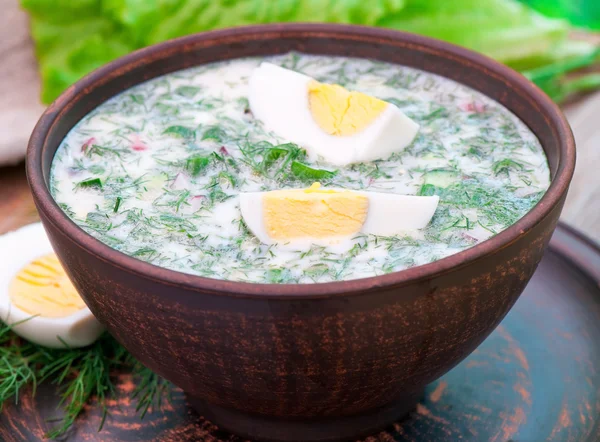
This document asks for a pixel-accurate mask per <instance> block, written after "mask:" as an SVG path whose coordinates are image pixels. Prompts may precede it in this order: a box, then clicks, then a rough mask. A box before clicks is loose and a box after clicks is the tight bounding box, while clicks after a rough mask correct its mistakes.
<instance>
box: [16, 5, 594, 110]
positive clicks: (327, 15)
mask: <svg viewBox="0 0 600 442" xmlns="http://www.w3.org/2000/svg"><path fill="white" fill-rule="evenodd" d="M21 4H22V6H23V7H24V8H25V9H26V10H28V11H29V13H30V15H31V31H32V36H33V39H34V41H35V44H36V54H37V57H38V60H39V62H40V70H41V76H42V83H43V87H42V101H43V102H44V103H49V102H51V101H52V100H53V99H55V98H56V97H57V96H58V95H59V94H60V93H61V92H62V91H63V90H64V89H66V88H67V87H68V86H69V85H71V84H72V83H73V82H75V81H76V80H78V79H79V78H81V77H82V76H83V75H85V74H86V73H88V72H90V71H91V70H93V69H95V68H97V67H99V66H101V65H103V64H105V63H107V62H109V61H111V60H113V59H115V58H117V57H119V56H121V55H124V54H126V53H128V52H131V51H133V50H135V49H138V48H141V47H144V46H147V45H151V44H154V43H157V42H160V41H164V40H167V39H171V38H175V37H179V36H183V35H188V34H191V33H195V32H201V31H206V30H211V29H218V28H225V27H230V26H239V25H248V24H255V23H274V22H330V23H352V24H359V25H367V26H381V27H388V28H393V29H400V30H405V31H409V32H415V33H418V34H423V35H428V36H431V37H434V38H439V39H442V40H446V41H449V42H452V43H455V44H459V45H462V46H465V47H468V48H470V49H474V50H476V51H479V52H482V53H484V54H486V55H489V56H491V57H494V58H496V59H498V60H500V61H502V62H505V63H507V64H509V65H511V66H513V67H515V68H519V69H531V68H539V67H540V66H543V65H545V64H549V63H557V62H562V61H564V60H565V59H568V58H570V57H574V56H583V55H585V54H589V53H591V52H592V51H593V49H594V48H593V47H592V46H591V45H589V44H588V45H587V46H585V45H579V46H578V47H577V50H576V51H574V50H573V48H574V46H570V45H568V44H566V43H565V42H567V41H568V32H569V25H568V24H567V22H565V21H564V20H559V19H550V18H546V17H544V16H542V15H540V14H539V13H537V12H534V11H533V10H531V9H530V8H528V7H527V6H524V5H523V4H521V3H519V2H517V1H516V0H455V1H448V0H369V1H365V0H78V1H73V0H21ZM567 49H568V50H567ZM557 54H558V55H557Z"/></svg>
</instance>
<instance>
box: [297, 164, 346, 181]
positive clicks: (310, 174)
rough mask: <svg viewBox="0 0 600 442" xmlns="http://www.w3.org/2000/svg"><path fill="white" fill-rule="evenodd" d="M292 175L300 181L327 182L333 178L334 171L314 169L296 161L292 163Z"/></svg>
mask: <svg viewBox="0 0 600 442" xmlns="http://www.w3.org/2000/svg"><path fill="white" fill-rule="evenodd" d="M291 171H292V174H293V175H294V176H295V177H296V178H297V179H299V180H302V181H327V180H330V179H331V178H333V177H334V176H335V174H336V172H335V171H330V170H325V169H315V168H312V167H310V166H307V165H306V164H303V163H300V162H298V161H292V167H291Z"/></svg>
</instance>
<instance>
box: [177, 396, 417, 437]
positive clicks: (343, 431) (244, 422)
mask: <svg viewBox="0 0 600 442" xmlns="http://www.w3.org/2000/svg"><path fill="white" fill-rule="evenodd" d="M422 397H423V391H419V392H418V393H411V394H406V395H403V396H402V397H401V398H399V399H397V400H395V401H393V402H391V403H390V404H388V405H385V406H383V407H380V408H377V409H375V410H369V411H367V412H365V413H362V414H357V415H351V416H335V417H330V418H318V419H310V420H285V419H277V418H270V417H268V416H263V415H253V414H246V413H241V412H239V411H236V410H232V409H227V408H223V407H220V406H217V405H212V404H208V403H206V402H205V401H203V400H202V399H199V398H197V397H193V396H190V395H187V400H188V402H189V403H190V404H191V405H192V406H193V407H194V409H196V411H197V412H198V413H199V414H201V415H202V416H204V417H205V418H206V419H208V420H210V421H211V422H212V423H214V424H215V425H217V426H218V427H219V428H221V429H223V430H227V431H229V432H231V433H234V434H237V435H239V436H242V437H245V438H249V439H253V440H260V441H268V442H332V441H348V440H356V438H358V437H362V436H368V435H369V434H373V433H376V432H377V431H378V430H381V429H383V428H385V427H386V426H388V425H391V424H392V423H394V422H396V421H398V419H399V418H401V417H403V416H404V415H406V414H407V413H408V412H410V411H412V410H413V409H414V408H415V407H416V405H417V403H418V402H419V400H420V399H421V398H422Z"/></svg>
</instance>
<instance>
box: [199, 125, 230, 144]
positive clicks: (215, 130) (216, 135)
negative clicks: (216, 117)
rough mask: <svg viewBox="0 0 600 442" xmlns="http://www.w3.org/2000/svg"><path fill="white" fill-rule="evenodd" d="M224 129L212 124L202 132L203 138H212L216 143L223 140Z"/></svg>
mask: <svg viewBox="0 0 600 442" xmlns="http://www.w3.org/2000/svg"><path fill="white" fill-rule="evenodd" d="M225 136H226V134H225V131H224V130H223V129H221V128H220V127H219V126H212V127H210V128H209V129H207V130H206V131H205V132H204V134H202V139H203V140H213V141H216V142H217V143H222V142H223V140H225Z"/></svg>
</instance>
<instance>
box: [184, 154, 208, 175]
mask: <svg viewBox="0 0 600 442" xmlns="http://www.w3.org/2000/svg"><path fill="white" fill-rule="evenodd" d="M209 163H210V158H208V157H203V156H193V157H190V158H188V159H187V161H186V162H185V169H186V170H187V171H188V172H189V174H190V175H191V176H198V175H200V173H201V172H203V171H204V169H206V168H207V167H208V164H209Z"/></svg>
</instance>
